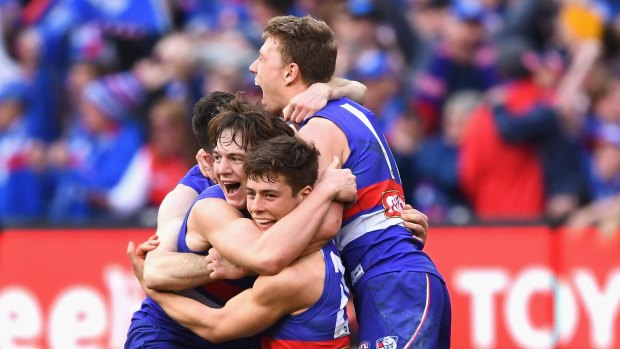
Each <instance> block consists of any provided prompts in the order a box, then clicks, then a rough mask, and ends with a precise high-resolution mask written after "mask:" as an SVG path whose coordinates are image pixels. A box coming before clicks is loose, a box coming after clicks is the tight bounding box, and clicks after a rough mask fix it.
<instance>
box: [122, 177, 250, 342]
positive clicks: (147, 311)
mask: <svg viewBox="0 0 620 349" xmlns="http://www.w3.org/2000/svg"><path fill="white" fill-rule="evenodd" d="M190 172H191V171H190ZM207 198H215V199H222V200H224V193H223V191H222V189H221V187H220V186H219V185H214V186H211V187H209V188H207V189H205V190H204V191H203V192H202V193H200V195H199V196H198V197H197V198H196V200H195V201H194V204H195V203H196V202H198V201H199V200H204V199H207ZM192 207H193V205H192ZM190 212H191V209H190V211H188V213H187V215H186V216H185V219H184V220H183V224H182V226H181V230H180V232H179V238H178V241H177V249H178V251H179V252H182V253H195V254H201V255H206V254H207V253H208V251H193V250H191V249H190V248H189V247H188V246H187V243H186V239H185V238H186V235H187V220H188V217H189V213H190ZM255 279H256V278H255V277H246V278H243V279H240V280H220V281H215V282H212V283H209V284H207V285H205V286H202V287H196V288H193V289H190V290H185V291H183V292H182V294H184V295H186V296H189V297H191V298H194V299H197V300H199V301H201V302H202V303H204V304H206V305H208V306H210V307H214V308H220V307H222V306H223V305H224V304H225V303H226V301H228V300H229V299H230V298H232V297H234V296H236V295H237V294H239V293H240V292H242V291H244V290H245V289H248V288H250V287H252V285H253V283H254V280H255ZM125 348H126V349H127V348H179V349H180V348H206V349H209V348H212V349H216V348H217V349H233V348H248V349H252V348H260V341H259V339H258V338H246V339H240V340H235V341H229V342H223V343H218V344H214V343H211V342H209V341H207V340H206V339H204V338H202V337H200V336H198V335H196V334H194V333H193V332H191V331H190V330H189V329H187V328H185V327H183V326H181V325H180V324H178V323H177V322H175V321H174V320H173V319H172V318H170V317H169V316H168V315H167V314H166V313H165V312H164V310H163V309H162V308H161V307H160V306H159V305H158V304H157V303H156V302H155V301H154V300H152V299H151V298H150V297H146V299H145V300H144V301H143V302H142V306H141V308H140V309H139V310H138V311H136V312H135V313H134V315H133V317H132V319H131V326H130V327H129V332H128V334H127V341H126V342H125Z"/></svg>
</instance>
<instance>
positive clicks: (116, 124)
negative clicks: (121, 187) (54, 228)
mask: <svg viewBox="0 0 620 349" xmlns="http://www.w3.org/2000/svg"><path fill="white" fill-rule="evenodd" d="M131 84H132V80H131V79H128V77H127V76H113V77H108V78H104V79H100V80H97V81H94V82H91V83H89V84H88V86H86V88H85V89H84V91H83V95H82V99H81V101H80V105H79V124H78V125H76V127H75V128H74V130H73V132H71V133H70V134H69V136H68V137H67V139H66V141H63V142H59V143H56V144H55V145H54V146H53V147H52V148H51V149H50V154H49V156H48V160H49V161H50V163H51V166H52V167H53V170H52V173H51V174H52V176H53V179H54V182H55V190H54V195H53V198H52V201H51V208H50V210H51V212H50V218H51V219H53V220H55V221H57V222H59V221H60V222H74V223H75V222H84V221H87V220H89V219H91V218H92V219H97V218H99V219H101V218H105V217H109V207H108V206H107V202H106V200H105V197H106V195H107V193H108V192H109V190H111V189H112V188H113V187H114V186H115V185H116V184H117V183H118V182H119V180H120V179H121V177H122V176H123V174H124V173H125V171H126V169H127V166H128V165H129V163H130V161H131V159H132V158H133V156H134V155H135V153H136V152H137V151H138V149H139V147H140V146H141V143H142V132H141V131H140V128H139V127H138V125H137V123H136V122H135V121H134V120H132V109H133V108H134V107H135V102H136V100H135V99H133V98H132V96H131V95H130V94H128V93H126V92H127V91H131V90H132V88H131Z"/></svg>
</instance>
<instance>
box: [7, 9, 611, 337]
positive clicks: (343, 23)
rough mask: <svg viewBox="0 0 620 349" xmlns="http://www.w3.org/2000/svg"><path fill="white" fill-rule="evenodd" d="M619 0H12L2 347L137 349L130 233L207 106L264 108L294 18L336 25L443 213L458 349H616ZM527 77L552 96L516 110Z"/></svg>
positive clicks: (438, 250)
mask: <svg viewBox="0 0 620 349" xmlns="http://www.w3.org/2000/svg"><path fill="white" fill-rule="evenodd" d="M619 7H620V6H619V5H618V4H617V2H616V1H611V0H610V1H605V0H561V1H560V0H558V1H551V0H549V1H546V0H514V1H508V0H506V1H502V0H480V1H476V0H471V1H469V0H454V1H448V0H387V1H374V2H373V1H371V0H349V1H321V0H299V1H268V0H264V1H262V0H247V1H243V0H234V1H200V0H162V1H155V0H154V1H148V2H147V1H144V2H142V1H128V0H115V1H96V0H32V1H17V0H0V24H1V28H2V29H1V30H2V35H1V37H2V39H1V41H0V44H1V45H0V225H1V229H2V230H1V231H0V348H28V347H31V348H63V349H64V348H120V347H122V343H123V341H124V338H125V334H126V330H127V327H128V322H129V318H130V316H131V313H132V312H133V311H134V310H135V309H137V307H138V305H139V302H140V300H141V299H142V297H143V293H142V292H141V290H140V289H139V285H138V284H137V282H136V281H135V279H134V277H133V276H132V274H131V269H130V266H129V263H128V261H127V259H126V256H125V247H126V244H127V242H128V241H129V240H134V241H136V242H138V241H142V240H144V239H145V238H146V237H148V236H149V235H150V234H151V233H152V231H153V225H154V217H155V215H156V208H157V205H158V203H159V202H161V199H162V198H163V195H164V194H165V193H166V192H167V191H168V190H170V189H171V188H172V187H173V186H174V185H175V184H176V180H178V178H180V176H181V175H182V174H183V173H184V172H185V171H186V170H187V169H188V168H189V167H190V166H191V165H192V164H193V163H194V160H193V155H194V153H195V150H196V144H195V142H194V141H193V137H192V136H191V134H190V132H191V130H190V128H189V120H190V115H191V106H192V105H193V103H194V102H195V101H196V100H197V99H198V98H199V97H200V96H202V95H204V94H207V93H209V92H211V91H214V90H225V91H237V90H242V91H246V96H247V97H248V98H249V99H250V100H256V99H257V98H258V96H259V94H260V91H257V89H256V87H255V86H254V84H253V77H252V76H251V74H249V73H248V71H247V66H248V65H249V63H250V62H251V61H252V60H253V59H254V58H255V56H256V50H257V45H258V44H259V43H260V33H261V30H262V26H263V25H264V23H265V22H266V21H267V20H268V19H269V18H271V17H272V16H274V15H278V14H285V13H292V14H296V15H303V14H312V15H314V16H316V17H319V18H323V19H325V20H326V21H327V22H328V23H329V24H330V25H331V26H332V28H333V29H334V31H335V32H336V35H337V37H338V39H339V44H340V48H339V59H338V67H337V75H339V76H345V77H348V78H352V79H356V80H358V81H361V82H363V83H364V84H366V85H367V87H368V96H367V99H366V105H367V106H369V108H371V109H372V110H374V111H375V112H376V113H377V116H378V117H379V118H380V120H381V125H382V127H383V128H384V129H383V131H384V133H385V134H386V136H387V138H388V141H389V142H390V145H391V147H392V150H393V152H394V153H395V155H396V156H397V158H398V159H399V167H400V170H401V176H402V178H403V184H404V185H405V189H406V193H405V194H406V198H407V201H408V202H412V203H413V204H414V206H415V207H416V208H419V209H420V210H422V211H423V212H425V213H426V214H427V215H428V216H429V218H430V220H431V230H430V237H429V242H428V245H427V247H426V249H427V250H428V251H429V253H430V254H431V255H432V256H433V259H434V260H435V261H436V263H437V265H438V267H439V269H440V271H441V272H442V273H443V274H444V276H445V277H446V280H447V282H448V286H449V289H450V292H451V297H452V301H453V308H454V309H453V316H454V318H453V319H454V320H453V347H454V348H620V339H618V334H620V319H619V316H618V313H619V312H620V310H619V309H620V269H619V265H620V253H618V252H619V251H620V237H619V236H620V235H619V234H618V233H619V232H620V230H619V229H618V226H619V225H620V218H619V217H620V106H619V105H620V104H619V103H618V102H619V101H620V78H619V75H618V74H619V70H618V66H619V65H620V60H619V59H618V55H617V54H618V45H619V44H620V40H618V31H619V29H618V28H619V26H618V22H619V21H618V10H619ZM506 44H507V45H506ZM506 69H507V70H506ZM501 72H503V73H504V74H505V73H506V72H508V73H510V74H513V75H512V76H511V79H507V78H506V76H505V75H502V74H500V73H501ZM515 74H516V75H515ZM515 77H519V78H520V79H524V80H528V83H530V84H532V85H534V86H537V88H541V89H542V90H544V91H545V92H548V91H554V92H553V93H551V94H552V95H555V96H556V97H555V98H552V97H549V98H547V97H544V98H543V97H540V95H538V94H535V95H533V96H530V95H528V96H526V97H527V98H530V99H532V101H531V102H530V103H529V104H527V103H526V105H515V104H514V103H512V102H511V98H515V99H517V100H519V101H522V100H523V98H524V97H523V94H520V93H524V92H523V91H519V90H518V89H517V88H516V87H515V84H514V78H515ZM533 77H536V79H534V78H533ZM498 91H499V92H498ZM511 93H513V95H511ZM541 95H542V94H541ZM511 96H512V97H511ZM515 96H516V97H515ZM517 104H518V103H517ZM85 105H87V106H85ZM88 105H89V106H90V107H91V108H92V107H94V108H95V109H98V110H100V111H101V112H102V113H103V115H104V118H103V121H101V124H105V125H107V126H106V127H103V128H101V129H98V130H97V129H96V127H95V126H93V123H92V120H91V123H90V124H89V119H88V118H87V117H85V115H88V110H87V109H88V108H89V107H88ZM541 106H544V107H541ZM491 107H492V108H491ZM7 115H8V116H7ZM485 117H486V118H487V120H490V119H489V118H492V120H494V122H493V123H487V124H480V123H479V122H480V120H484V119H485ZM6 120H9V121H6ZM515 120H521V121H523V120H526V122H525V123H514V122H513V121H515ZM476 122H478V123H476ZM489 125H495V127H497V129H496V130H495V131H493V130H494V129H493V128H492V130H491V131H489V132H488V133H485V131H484V130H485V129H486V128H485V127H487V126H489ZM498 134H499V136H498ZM480 139H483V140H489V139H492V140H493V141H494V142H496V143H489V144H486V143H478V146H479V147H478V148H477V149H478V151H480V149H481V148H482V149H484V148H485V145H486V147H487V148H493V149H495V148H497V149H504V150H505V149H509V150H508V151H507V152H505V153H498V154H499V155H498V156H500V157H499V158H496V159H491V167H492V168H502V169H503V171H504V172H501V171H500V172H498V173H496V174H495V177H493V175H489V177H484V179H480V178H483V176H487V175H488V174H487V173H484V172H476V171H473V172H472V171H469V172H468V170H466V169H467V168H468V167H463V165H462V164H463V163H464V162H466V160H464V159H470V160H471V159H474V160H476V161H480V159H481V158H482V159H483V158H484V156H480V157H478V156H477V155H479V153H476V151H474V152H473V153H472V151H471V149H475V148H476V147H475V146H472V144H476V143H475V142H476V141H477V140H480ZM552 140H553V142H552ZM480 144H482V145H480ZM490 144H491V145H490ZM493 144H494V145H493ZM495 145H497V147H495ZM483 153H484V152H483ZM463 154H465V155H463ZM515 154H519V155H518V156H515ZM496 155H497V154H496ZM470 160H467V161H470ZM474 160H471V162H469V164H470V165H471V166H470V167H469V169H471V168H474V169H478V168H481V167H482V166H483V165H484V164H483V163H482V164H481V163H479V162H474ZM486 165H489V164H488V163H487V164H486ZM500 165H501V166H500ZM491 172H492V171H491ZM472 177H473V178H474V179H480V180H479V181H475V180H474V181H472V180H471V178H472ZM468 178H469V179H470V180H468ZM481 183H482V184H481ZM484 183H494V185H496V186H495V187H493V188H491V190H490V191H489V188H488V187H485V186H484ZM524 183H525V184H526V185H525V186H524ZM528 183H529V184H531V185H529V186H528V185H527V184H528ZM532 183H533V184H532ZM485 195H486V196H485Z"/></svg>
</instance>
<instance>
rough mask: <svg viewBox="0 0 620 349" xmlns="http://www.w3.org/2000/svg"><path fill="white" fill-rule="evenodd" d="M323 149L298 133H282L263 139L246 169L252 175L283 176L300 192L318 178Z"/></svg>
mask: <svg viewBox="0 0 620 349" xmlns="http://www.w3.org/2000/svg"><path fill="white" fill-rule="evenodd" d="M319 155H320V154H319V151H318V150H317V149H316V147H315V146H314V145H313V144H310V143H307V142H306V141H304V140H302V139H300V138H298V137H288V136H279V137H276V138H272V139H269V140H267V141H264V142H261V143H259V144H258V145H257V146H256V148H255V149H254V150H253V151H252V152H251V153H250V155H249V156H248V158H247V159H246V161H245V163H244V164H243V169H244V171H245V173H246V175H247V176H248V178H249V179H252V180H255V181H256V180H263V181H265V182H268V183H274V182H275V181H276V179H278V177H279V176H280V179H281V180H284V181H285V182H286V184H288V185H289V186H290V187H291V188H292V190H293V195H296V194H297V193H298V192H299V191H300V190H301V189H303V188H304V187H306V186H308V185H310V186H313V185H314V182H316V180H317V177H318V171H319Z"/></svg>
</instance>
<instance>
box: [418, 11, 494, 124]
mask: <svg viewBox="0 0 620 349" xmlns="http://www.w3.org/2000/svg"><path fill="white" fill-rule="evenodd" d="M482 16H483V9H482V7H481V6H480V4H478V3H476V2H464V1H459V2H457V3H456V4H455V5H454V7H453V9H452V12H451V16H450V17H449V18H448V19H447V21H446V28H445V32H444V35H443V36H442V38H441V40H440V41H439V42H438V43H437V45H436V47H435V49H434V52H433V54H432V56H431V58H430V61H429V63H428V65H427V67H426V68H425V69H424V70H423V71H422V72H421V73H420V74H419V75H418V76H416V77H415V82H414V91H413V92H414V95H413V100H412V103H413V107H414V110H415V112H416V114H417V115H418V116H419V117H420V118H421V122H422V127H423V130H424V132H425V134H429V135H430V134H434V133H436V132H438V130H439V129H440V126H441V125H440V124H439V123H440V121H441V120H440V115H441V113H442V110H443V106H444V102H445V100H446V99H447V98H448V97H450V95H452V94H453V93H456V92H458V91H462V90H475V91H481V92H484V91H486V90H488V89H489V88H491V87H493V86H494V85H495V84H497V82H498V81H499V76H498V73H497V70H496V65H495V53H494V51H493V49H492V48H491V47H490V46H489V44H488V41H487V38H486V33H485V30H484V27H483V26H482V19H483V18H482Z"/></svg>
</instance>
